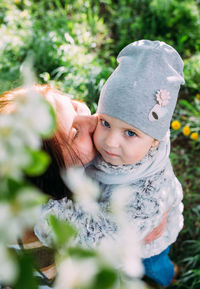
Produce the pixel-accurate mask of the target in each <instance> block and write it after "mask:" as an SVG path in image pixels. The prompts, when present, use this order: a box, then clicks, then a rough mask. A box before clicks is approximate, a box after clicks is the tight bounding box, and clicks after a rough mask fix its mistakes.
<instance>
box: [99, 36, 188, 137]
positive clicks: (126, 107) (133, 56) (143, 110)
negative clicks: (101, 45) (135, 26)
mask: <svg viewBox="0 0 200 289" xmlns="http://www.w3.org/2000/svg"><path fill="white" fill-rule="evenodd" d="M117 61H118V62H119V65H118V67H117V68H116V69H115V70H114V72H113V73H112V74H111V76H110V77H109V78H108V80H107V81H106V83H105V85H104V86H103V88H102V90H101V94H100V98H99V103H98V109H97V112H98V113H102V114H107V115H109V116H111V117H115V118H118V119H120V120H122V121H125V122H126V123H128V124H130V125H132V126H134V127H136V128H137V129H139V130H141V131H142V132H144V133H146V134H147V135H149V136H152V137H153V138H155V139H157V140H162V138H163V137H164V136H165V134H166V133H167V130H168V129H169V127H170V121H171V118H172V114H173V112H174V109H175V105H176V102H177V97H178V92H179V89H180V85H181V84H184V76H183V61H182V59H181V57H180V55H179V54H178V52H177V51H176V50H175V49H174V48H172V47H171V46H169V45H167V44H166V43H164V42H160V41H150V40H140V41H136V42H133V43H131V44H129V45H127V46H126V47H125V48H123V49H122V51H121V52H120V53H119V55H118V57H117Z"/></svg>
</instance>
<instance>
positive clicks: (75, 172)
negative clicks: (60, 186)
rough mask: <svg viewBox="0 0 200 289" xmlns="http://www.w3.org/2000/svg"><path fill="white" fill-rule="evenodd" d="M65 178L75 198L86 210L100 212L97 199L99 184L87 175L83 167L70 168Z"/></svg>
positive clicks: (92, 212)
mask: <svg viewBox="0 0 200 289" xmlns="http://www.w3.org/2000/svg"><path fill="white" fill-rule="evenodd" d="M63 179H64V181H66V183H67V185H68V186H69V187H70V189H71V190H72V192H73V193H74V197H75V200H76V201H77V202H78V203H79V204H80V205H81V206H82V208H83V209H84V210H86V211H88V212H90V213H91V214H95V213H97V212H98V210H99V206H98V203H97V202H96V201H97V199H98V197H99V194H100V190H99V186H98V184H97V183H96V182H94V181H93V180H92V179H90V178H89V177H87V175H86V174H85V171H84V169H83V168H70V169H68V170H67V174H66V175H64V174H63Z"/></svg>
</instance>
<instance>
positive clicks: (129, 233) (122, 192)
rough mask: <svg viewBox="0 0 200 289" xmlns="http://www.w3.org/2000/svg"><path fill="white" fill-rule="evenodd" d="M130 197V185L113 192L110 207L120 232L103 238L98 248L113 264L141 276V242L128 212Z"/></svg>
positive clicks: (132, 274) (131, 274)
mask: <svg viewBox="0 0 200 289" xmlns="http://www.w3.org/2000/svg"><path fill="white" fill-rule="evenodd" d="M130 197H131V190H130V188H129V187H123V186H121V187H118V188H117V189H115V190H114V191H113V192H112V197H111V204H110V207H111V213H112V216H113V218H114V220H115V222H116V224H117V227H118V232H117V234H116V236H115V237H114V239H107V238H105V239H103V240H102V242H101V243H100V246H99V248H98V250H99V253H100V255H102V256H103V258H104V260H105V261H106V262H108V263H109V264H110V265H111V266H114V267H116V266H118V267H119V268H120V269H121V270H123V271H124V272H125V273H126V274H127V275H129V276H132V277H136V278H138V277H139V278H140V277H141V276H142V275H143V273H144V272H143V265H142V262H141V254H140V246H141V244H140V242H139V239H138V236H137V234H136V229H135V227H134V225H133V223H131V221H130V220H129V218H128V214H127V212H126V205H127V203H128V202H129V200H130Z"/></svg>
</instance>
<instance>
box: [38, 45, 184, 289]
mask: <svg viewBox="0 0 200 289" xmlns="http://www.w3.org/2000/svg"><path fill="white" fill-rule="evenodd" d="M118 61H119V66H118V67H117V68H116V70H115V71H114V72H113V74H112V75H111V76H110V78H109V79H108V80H107V82H106V83H105V85H104V87H103V89H102V92H101V95H100V99H99V104H98V114H99V115H98V118H99V120H98V125H97V129H96V131H95V134H94V143H95V145H96V148H97V150H98V151H99V156H98V157H97V158H95V159H94V161H92V162H91V163H90V164H89V165H88V166H87V168H86V172H87V174H88V175H89V176H90V177H92V178H94V179H96V180H97V181H98V182H99V184H100V188H101V198H100V200H99V205H100V207H101V209H102V211H101V213H100V214H99V215H97V216H96V215H95V216H90V215H89V214H88V213H87V212H85V211H84V208H81V207H80V206H79V205H78V204H74V203H73V202H72V201H71V200H69V199H68V198H63V199H62V200H59V201H57V200H50V201H49V202H48V204H47V205H46V206H45V207H44V208H43V212H42V216H41V220H40V222H39V224H37V226H36V227H35V233H36V235H37V236H38V238H39V239H40V240H41V241H42V242H43V244H45V245H48V246H51V229H50V227H49V225H48V215H49V214H54V215H55V216H56V217H58V218H60V219H62V220H70V221H71V222H72V223H73V224H74V225H75V226H76V227H77V228H78V230H79V235H78V240H77V242H79V243H80V244H82V245H83V246H89V247H90V246H94V245H96V244H98V243H99V241H100V240H101V239H102V238H104V237H106V236H114V234H115V233H116V230H117V228H116V226H115V224H113V222H112V220H110V218H109V216H107V215H106V211H107V209H109V203H110V197H111V194H112V192H113V191H114V189H115V188H116V187H118V186H121V187H122V186H130V188H131V192H132V194H131V198H130V201H129V203H128V205H127V212H128V216H129V219H130V222H133V223H134V224H135V225H136V228H137V231H138V235H139V237H140V239H141V240H144V246H143V256H142V257H143V263H144V266H145V272H146V275H147V276H149V277H151V278H152V279H154V280H155V281H156V282H157V283H159V284H161V285H164V286H167V285H169V284H170V282H171V280H172V278H173V276H174V267H173V265H172V263H171V261H170V260H169V257H168V253H169V245H170V244H172V243H173V242H175V240H176V238H177V236H178V233H179V232H180V230H181V229H182V226H183V216H182V211H183V204H182V202H181V200H182V188H181V185H180V183H179V182H178V180H177V179H176V177H175V175H174V173H173V170H172V167H171V164H170V160H169V153H170V142H169V132H168V130H169V126H170V120H171V117H172V114H173V111H174V108H175V105H176V101H177V95H178V91H179V88H180V84H183V83H184V78H183V72H182V69H183V62H182V60H181V58H180V56H179V54H178V53H177V52H176V51H175V50H174V49H173V48H172V47H170V46H169V45H167V44H165V43H163V42H159V41H153V42H152V41H148V40H141V41H138V42H134V43H132V44H130V45H128V46H127V47H125V48H124V49H123V50H122V51H121V52H120V54H119V56H118Z"/></svg>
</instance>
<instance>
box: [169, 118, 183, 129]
mask: <svg viewBox="0 0 200 289" xmlns="http://www.w3.org/2000/svg"><path fill="white" fill-rule="evenodd" d="M171 127H172V128H173V129H174V130H178V129H179V128H180V127H181V124H180V122H179V121H178V120H174V121H172V123H171Z"/></svg>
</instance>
